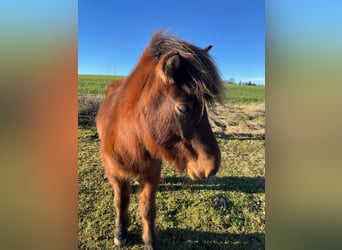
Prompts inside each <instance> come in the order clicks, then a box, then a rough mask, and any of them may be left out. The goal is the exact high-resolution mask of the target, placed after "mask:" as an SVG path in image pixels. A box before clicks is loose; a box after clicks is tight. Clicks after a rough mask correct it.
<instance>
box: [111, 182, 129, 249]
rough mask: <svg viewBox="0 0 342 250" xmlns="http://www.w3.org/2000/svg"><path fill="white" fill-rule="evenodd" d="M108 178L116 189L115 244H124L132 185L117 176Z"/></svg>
mask: <svg viewBox="0 0 342 250" xmlns="http://www.w3.org/2000/svg"><path fill="white" fill-rule="evenodd" d="M108 179H109V182H110V184H111V185H112V187H113V189H114V206H115V210H116V223H115V235H114V244H115V245H117V246H123V245H124V244H125V243H126V241H127V228H128V222H129V221H128V220H129V218H128V205H129V196H130V185H129V181H127V180H122V179H117V178H108Z"/></svg>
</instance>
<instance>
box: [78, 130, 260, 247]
mask: <svg viewBox="0 0 342 250" xmlns="http://www.w3.org/2000/svg"><path fill="white" fill-rule="evenodd" d="M94 134H95V130H94V128H79V135H78V136H79V173H78V176H79V249H91V248H94V249H116V248H115V247H114V246H113V242H114V238H113V232H114V222H115V211H114V208H113V191H112V189H111V186H110V185H109V184H108V182H107V181H106V180H104V179H103V167H102V164H101V162H100V156H99V153H98V144H99V141H98V139H97V138H95V137H94ZM264 143H265V142H264V141H263V140H229V141H228V140H225V139H219V144H220V148H221V151H222V156H223V157H222V166H221V168H220V170H219V172H218V174H217V176H216V177H215V178H213V179H210V180H206V181H191V180H190V179H189V178H188V177H187V176H186V174H183V175H181V176H179V174H178V173H177V171H176V170H175V169H174V168H173V167H172V166H167V165H165V166H164V167H163V172H162V177H163V178H164V183H163V184H161V185H160V187H159V191H158V194H157V200H156V202H157V208H158V210H157V221H156V227H157V231H158V236H159V237H158V242H159V244H160V247H161V249H170V250H171V249H264V233H265V186H264V185H265V183H264V164H265V159H264V146H265V145H264ZM132 184H133V183H132ZM137 190H138V187H137V185H136V184H133V188H132V195H131V203H130V208H129V212H130V219H131V225H130V227H129V233H130V237H129V242H128V246H126V247H125V248H124V249H143V243H142V240H141V230H142V229H141V220H140V217H139V212H138V199H137ZM117 249H119V248H117Z"/></svg>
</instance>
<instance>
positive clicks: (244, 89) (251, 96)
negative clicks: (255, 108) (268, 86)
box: [225, 84, 265, 104]
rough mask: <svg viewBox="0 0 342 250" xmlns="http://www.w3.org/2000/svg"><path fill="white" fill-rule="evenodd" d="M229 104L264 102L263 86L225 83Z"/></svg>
mask: <svg viewBox="0 0 342 250" xmlns="http://www.w3.org/2000/svg"><path fill="white" fill-rule="evenodd" d="M225 88H226V93H227V97H228V102H229V103H230V104H251V103H263V102H265V87H264V86H246V85H236V84H225Z"/></svg>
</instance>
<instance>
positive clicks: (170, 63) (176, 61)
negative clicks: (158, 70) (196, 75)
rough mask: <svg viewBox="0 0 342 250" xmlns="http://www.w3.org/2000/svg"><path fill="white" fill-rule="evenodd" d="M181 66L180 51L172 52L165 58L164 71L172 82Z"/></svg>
mask: <svg viewBox="0 0 342 250" xmlns="http://www.w3.org/2000/svg"><path fill="white" fill-rule="evenodd" d="M180 68H181V56H180V55H179V53H177V52H176V53H171V54H169V55H167V56H166V57H165V58H164V62H163V72H164V74H165V76H166V78H167V79H168V80H169V81H170V82H174V80H175V78H176V75H177V74H178V72H179V69H180Z"/></svg>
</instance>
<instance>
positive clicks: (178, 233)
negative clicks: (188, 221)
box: [126, 228, 265, 250]
mask: <svg viewBox="0 0 342 250" xmlns="http://www.w3.org/2000/svg"><path fill="white" fill-rule="evenodd" d="M157 231H158V239H157V240H158V244H159V246H160V249H163V250H169V249H170V250H174V249H177V250H182V249H265V235H264V234H262V233H251V234H231V233H216V232H203V231H195V230H188V229H178V228H170V229H166V230H157ZM142 244H143V243H142V240H141V235H140V232H130V233H129V239H128V242H127V245H126V247H127V248H132V247H134V246H135V247H136V246H137V245H140V246H142Z"/></svg>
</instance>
